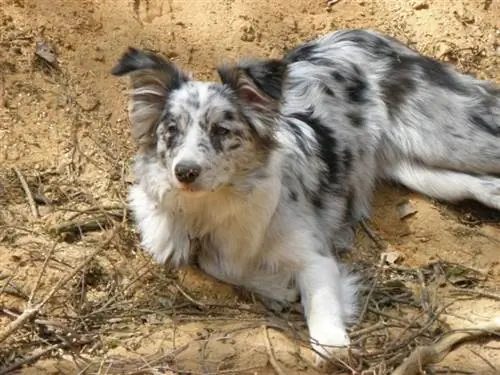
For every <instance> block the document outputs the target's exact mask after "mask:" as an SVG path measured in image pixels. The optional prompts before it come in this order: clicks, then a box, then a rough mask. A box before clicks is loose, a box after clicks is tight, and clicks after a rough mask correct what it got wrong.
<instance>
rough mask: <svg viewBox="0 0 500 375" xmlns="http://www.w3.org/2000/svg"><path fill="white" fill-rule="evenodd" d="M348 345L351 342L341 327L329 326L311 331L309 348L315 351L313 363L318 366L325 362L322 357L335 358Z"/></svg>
mask: <svg viewBox="0 0 500 375" xmlns="http://www.w3.org/2000/svg"><path fill="white" fill-rule="evenodd" d="M350 344H351V340H350V339H349V336H348V335H347V332H346V330H345V329H344V328H343V327H339V326H334V325H331V326H329V327H324V328H323V329H313V330H311V346H312V347H313V349H314V351H315V353H314V354H315V362H316V365H318V366H320V365H322V364H323V363H324V362H325V358H324V357H327V358H332V357H335V356H336V355H337V354H340V353H341V352H342V351H343V350H345V349H346V348H347V347H348V346H349V345H350Z"/></svg>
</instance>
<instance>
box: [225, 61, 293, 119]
mask: <svg viewBox="0 0 500 375" xmlns="http://www.w3.org/2000/svg"><path fill="white" fill-rule="evenodd" d="M286 70H287V66H286V63H285V62H284V61H282V60H250V61H246V62H242V63H240V64H238V65H222V66H220V67H219V68H218V69H217V71H218V73H219V76H220V78H221V81H222V83H224V84H226V85H228V86H229V87H231V88H232V89H233V90H234V92H235V93H236V95H237V96H238V98H239V99H240V100H242V101H243V102H244V103H245V104H247V105H251V106H261V107H267V108H268V109H277V108H278V107H279V103H280V100H281V91H282V86H283V81H284V79H285V75H286Z"/></svg>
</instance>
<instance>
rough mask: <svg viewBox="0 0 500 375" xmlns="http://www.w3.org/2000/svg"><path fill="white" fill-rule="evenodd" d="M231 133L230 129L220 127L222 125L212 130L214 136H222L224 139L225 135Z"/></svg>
mask: <svg viewBox="0 0 500 375" xmlns="http://www.w3.org/2000/svg"><path fill="white" fill-rule="evenodd" d="M230 132H231V131H230V130H229V129H228V128H225V127H223V126H220V125H215V126H214V127H213V128H212V133H213V134H214V135H217V136H220V137H223V136H225V135H228V134H229V133H230Z"/></svg>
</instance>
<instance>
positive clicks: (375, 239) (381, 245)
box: [359, 220, 387, 250]
mask: <svg viewBox="0 0 500 375" xmlns="http://www.w3.org/2000/svg"><path fill="white" fill-rule="evenodd" d="M359 224H360V225H361V228H363V230H364V231H365V233H366V234H367V235H368V237H369V238H370V239H371V240H372V241H373V242H374V243H375V245H377V247H378V248H379V249H380V250H383V249H385V248H387V245H386V244H385V243H384V242H385V241H383V240H381V239H380V238H379V237H378V236H377V235H376V234H375V232H374V231H373V230H372V228H370V226H369V225H368V223H367V222H366V221H365V220H360V222H359Z"/></svg>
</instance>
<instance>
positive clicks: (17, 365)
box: [0, 342, 64, 375]
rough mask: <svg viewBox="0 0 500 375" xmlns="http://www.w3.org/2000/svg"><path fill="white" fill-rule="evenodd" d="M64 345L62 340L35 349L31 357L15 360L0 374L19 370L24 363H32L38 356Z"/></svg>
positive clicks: (3, 374)
mask: <svg viewBox="0 0 500 375" xmlns="http://www.w3.org/2000/svg"><path fill="white" fill-rule="evenodd" d="M63 346H64V344H63V343H61V342H60V343H59V344H54V345H50V346H48V347H46V348H45V349H43V350H35V353H33V354H32V355H30V356H29V357H26V358H23V359H21V360H20V361H18V362H15V363H13V364H12V365H10V366H9V367H7V368H4V369H3V370H1V371H0V375H5V374H8V373H10V372H12V371H14V370H17V369H18V368H20V367H22V366H24V365H28V364H30V363H33V362H35V361H36V360H37V359H38V358H40V357H42V356H44V355H45V354H47V353H50V352H51V351H52V350H56V349H59V348H61V347H63Z"/></svg>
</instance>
